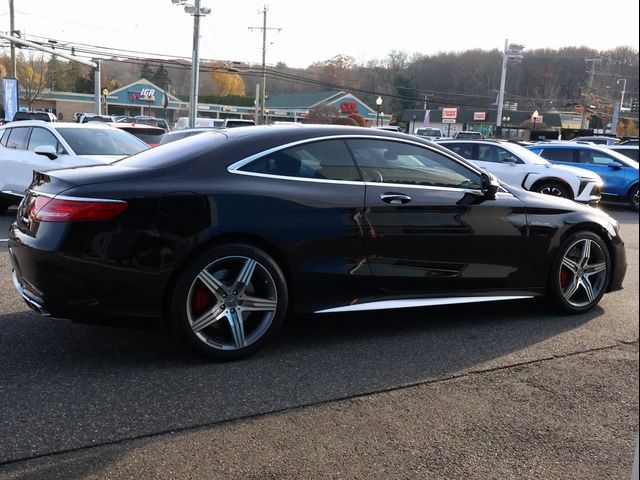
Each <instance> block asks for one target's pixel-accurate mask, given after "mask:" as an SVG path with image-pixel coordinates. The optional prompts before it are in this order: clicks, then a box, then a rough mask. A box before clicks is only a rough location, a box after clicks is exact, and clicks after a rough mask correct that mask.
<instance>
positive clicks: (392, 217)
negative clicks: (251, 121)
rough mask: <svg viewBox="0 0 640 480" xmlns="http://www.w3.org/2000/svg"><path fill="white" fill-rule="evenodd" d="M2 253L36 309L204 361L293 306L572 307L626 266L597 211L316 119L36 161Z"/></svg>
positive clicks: (256, 333) (453, 158) (243, 345)
mask: <svg viewBox="0 0 640 480" xmlns="http://www.w3.org/2000/svg"><path fill="white" fill-rule="evenodd" d="M9 249H10V257H11V261H12V265H13V276H14V284H15V286H16V288H17V290H18V291H19V292H20V293H21V295H22V296H23V298H24V299H25V300H26V302H27V303H28V304H29V305H30V306H31V307H32V308H33V309H35V310H36V311H38V312H40V313H42V314H44V315H51V316H53V317H58V318H66V319H71V320H74V321H79V322H95V321H98V320H100V321H101V322H104V321H109V320H111V319H113V320H114V321H116V320H117V321H118V323H122V321H123V319H125V320H126V319H131V322H134V321H135V320H136V319H147V320H157V321H166V322H168V323H169V325H170V326H171V327H172V328H173V330H174V331H175V332H176V334H177V335H178V336H179V337H181V338H182V339H183V340H185V341H186V342H187V343H188V344H189V345H191V346H192V347H194V348H195V349H197V350H199V351H200V352H203V353H205V354H207V355H209V356H211V357H214V358H216V359H237V358H241V357H244V356H247V355H250V354H252V353H254V352H255V351H257V350H258V349H259V348H261V347H263V346H264V345H265V344H266V343H267V342H268V341H269V340H270V339H271V338H273V336H274V334H275V333H276V332H277V331H278V329H279V328H280V327H281V325H282V323H283V322H284V320H285V318H287V317H290V318H295V317H293V316H292V315H288V314H293V313H295V312H314V313H316V314H320V315H322V314H324V313H327V312H353V311H366V310H378V309H397V308H406V307H419V306H430V305H446V304H461V303H472V302H489V301H504V300H515V299H524V298H530V297H538V296H546V297H548V298H549V299H550V300H551V302H552V303H553V304H554V305H555V306H556V307H558V308H559V309H560V310H561V311H564V312H574V313H579V312H584V311H586V310H588V309H590V308H592V307H594V306H595V305H596V304H597V303H598V302H599V301H600V299H601V298H602V296H603V295H604V293H605V292H609V291H613V290H618V289H620V288H622V281H623V278H624V275H625V272H626V258H625V250H624V244H623V241H622V239H621V238H620V235H619V228H618V224H617V222H616V221H615V220H614V219H612V218H611V217H609V216H608V215H607V214H605V213H604V212H602V211H600V210H598V209H595V208H592V207H588V206H583V205H580V204H578V203H574V202H572V201H570V200H566V199H562V198H555V197H551V196H546V195H542V194H538V193H532V192H527V191H524V190H520V189H517V188H513V187H510V186H506V185H503V184H500V183H499V182H498V181H497V180H496V179H495V177H492V176H491V175H489V174H487V173H485V172H483V171H482V170H480V169H478V168H477V167H475V166H473V165H471V164H470V163H468V162H467V161H465V160H464V159H463V158H461V157H459V156H457V155H456V154H455V153H452V152H450V151H448V150H446V149H444V148H442V147H439V146H438V145H435V144H433V143H431V142H429V141H426V140H422V139H420V138H418V137H414V136H409V135H404V134H402V133H395V132H387V131H383V130H379V129H369V128H360V127H346V126H321V125H273V126H260V127H243V128H236V129H230V130H217V131H212V132H209V133H203V134H201V135H197V136H193V137H189V138H186V139H184V140H179V141H177V142H173V143H169V144H167V145H163V146H160V147H157V148H154V149H152V150H149V151H145V152H142V153H139V154H136V155H133V156H131V157H128V158H126V159H123V160H121V161H118V162H116V163H113V164H110V165H105V166H93V167H82V168H74V169H66V170H53V171H47V172H46V173H42V172H34V178H33V183H32V184H31V186H30V189H29V191H28V195H27V196H26V197H25V199H24V200H23V202H22V203H21V205H20V208H19V210H18V214H17V219H16V222H15V223H14V224H13V225H12V227H11V230H10V238H9Z"/></svg>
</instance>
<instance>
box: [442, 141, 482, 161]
mask: <svg viewBox="0 0 640 480" xmlns="http://www.w3.org/2000/svg"><path fill="white" fill-rule="evenodd" d="M442 146H443V147H446V148H448V149H449V150H451V151H452V152H455V153H457V154H458V155H460V156H461V157H464V158H466V159H468V160H477V159H478V158H477V157H478V155H477V154H475V155H474V153H473V151H474V147H476V148H475V151H476V152H477V151H478V149H477V145H475V144H473V143H449V142H447V143H443V144H442Z"/></svg>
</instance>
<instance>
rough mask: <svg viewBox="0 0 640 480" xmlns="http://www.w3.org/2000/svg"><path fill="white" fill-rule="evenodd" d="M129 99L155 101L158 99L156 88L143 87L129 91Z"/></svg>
mask: <svg viewBox="0 0 640 480" xmlns="http://www.w3.org/2000/svg"><path fill="white" fill-rule="evenodd" d="M129 99H130V100H133V101H134V102H137V101H138V100H142V101H144V102H155V101H156V89H155V88H143V89H142V90H140V93H138V92H129Z"/></svg>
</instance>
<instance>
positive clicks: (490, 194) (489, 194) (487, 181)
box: [480, 172, 500, 200]
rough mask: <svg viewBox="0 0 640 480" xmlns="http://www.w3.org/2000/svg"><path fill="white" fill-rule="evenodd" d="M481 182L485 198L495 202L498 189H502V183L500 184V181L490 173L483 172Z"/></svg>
mask: <svg viewBox="0 0 640 480" xmlns="http://www.w3.org/2000/svg"><path fill="white" fill-rule="evenodd" d="M480 181H481V185H480V189H481V190H482V193H483V194H484V196H485V198H488V199H490V200H495V198H496V193H497V192H498V188H500V182H498V179H497V178H496V177H495V176H494V175H492V174H490V173H487V172H482V176H481V180H480Z"/></svg>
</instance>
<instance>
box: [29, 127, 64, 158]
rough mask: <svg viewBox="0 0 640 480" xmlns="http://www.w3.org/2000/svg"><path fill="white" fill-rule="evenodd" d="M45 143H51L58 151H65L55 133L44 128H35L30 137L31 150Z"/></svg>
mask: <svg viewBox="0 0 640 480" xmlns="http://www.w3.org/2000/svg"><path fill="white" fill-rule="evenodd" d="M43 145H51V146H52V147H53V148H55V149H56V152H57V153H64V149H63V148H62V145H60V142H58V139H57V138H56V137H55V136H54V135H53V133H51V132H50V131H49V130H46V129H44V128H34V129H33V130H32V131H31V138H29V150H35V149H36V147H41V146H43Z"/></svg>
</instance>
